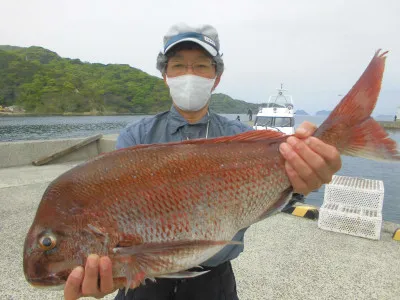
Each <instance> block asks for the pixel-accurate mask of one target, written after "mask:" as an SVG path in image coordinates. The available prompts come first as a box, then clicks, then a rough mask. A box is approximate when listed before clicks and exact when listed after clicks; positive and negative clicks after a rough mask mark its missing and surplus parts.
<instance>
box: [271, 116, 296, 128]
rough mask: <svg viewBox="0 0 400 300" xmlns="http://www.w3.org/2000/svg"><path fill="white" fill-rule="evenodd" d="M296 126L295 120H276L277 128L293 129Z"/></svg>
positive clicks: (287, 118)
mask: <svg viewBox="0 0 400 300" xmlns="http://www.w3.org/2000/svg"><path fill="white" fill-rule="evenodd" d="M293 126H294V119H293V118H289V117H286V118H283V117H282V118H279V117H277V118H275V127H293Z"/></svg>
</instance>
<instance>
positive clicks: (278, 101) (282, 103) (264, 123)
mask: <svg viewBox="0 0 400 300" xmlns="http://www.w3.org/2000/svg"><path fill="white" fill-rule="evenodd" d="M277 90H278V94H277V95H271V96H270V97H269V99H268V102H267V104H266V105H264V106H262V107H260V110H259V112H258V113H257V116H256V118H255V120H254V126H253V128H254V129H255V130H265V129H270V130H276V131H280V132H283V133H285V134H293V133H294V117H295V114H296V113H295V110H294V104H293V98H292V96H290V95H286V94H284V93H285V92H286V90H285V89H283V84H281V88H280V89H277Z"/></svg>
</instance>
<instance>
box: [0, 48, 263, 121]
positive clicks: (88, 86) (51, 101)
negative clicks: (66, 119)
mask: <svg viewBox="0 0 400 300" xmlns="http://www.w3.org/2000/svg"><path fill="white" fill-rule="evenodd" d="M0 105H1V106H12V105H17V106H19V107H22V108H23V109H24V110H25V111H26V112H28V113H37V114H47V113H49V114H50V113H53V114H54V113H85V112H91V113H93V114H107V113H132V114H144V113H145V114H153V113H157V112H160V111H164V110H167V109H169V107H170V105H171V100H170V96H169V93H168V89H167V87H166V86H165V84H164V82H163V80H161V79H160V78H158V77H155V76H150V75H149V74H147V73H145V72H143V71H141V70H139V69H136V68H133V67H131V66H129V65H115V64H108V65H104V64H99V63H87V62H82V61H80V60H79V59H70V58H61V57H60V56H59V55H58V54H57V53H55V52H52V51H50V50H47V49H44V48H41V47H29V48H22V47H14V46H0ZM249 107H250V108H252V109H253V111H254V112H255V111H257V105H256V104H249V103H246V102H244V101H239V100H234V99H232V98H231V97H229V96H227V95H224V94H216V95H213V98H212V102H211V108H212V109H214V110H216V111H217V112H220V113H246V112H247V110H248V108H249Z"/></svg>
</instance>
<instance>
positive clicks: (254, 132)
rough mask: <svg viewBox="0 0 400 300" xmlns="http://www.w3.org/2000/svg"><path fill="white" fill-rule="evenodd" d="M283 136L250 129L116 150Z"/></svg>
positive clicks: (271, 138) (268, 131)
mask: <svg viewBox="0 0 400 300" xmlns="http://www.w3.org/2000/svg"><path fill="white" fill-rule="evenodd" d="M283 137H288V136H287V135H285V134H284V133H282V132H279V131H275V130H250V131H246V132H243V133H239V134H236V135H232V136H224V137H217V138H211V139H193V140H185V141H182V142H170V143H162V144H144V145H135V146H132V147H129V148H123V149H120V150H117V151H124V150H126V149H144V148H151V147H160V146H161V147H169V146H172V145H182V144H218V143H230V142H259V141H272V140H280V139H282V138H283Z"/></svg>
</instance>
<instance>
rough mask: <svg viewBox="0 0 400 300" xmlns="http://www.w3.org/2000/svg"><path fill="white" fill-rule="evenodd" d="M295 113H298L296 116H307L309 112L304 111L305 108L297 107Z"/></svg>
mask: <svg viewBox="0 0 400 300" xmlns="http://www.w3.org/2000/svg"><path fill="white" fill-rule="evenodd" d="M296 115H298V116H309V115H310V114H309V113H308V112H306V111H305V110H302V109H298V110H296Z"/></svg>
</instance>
